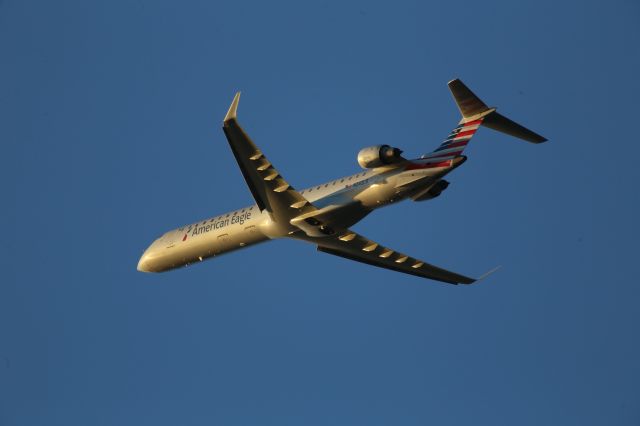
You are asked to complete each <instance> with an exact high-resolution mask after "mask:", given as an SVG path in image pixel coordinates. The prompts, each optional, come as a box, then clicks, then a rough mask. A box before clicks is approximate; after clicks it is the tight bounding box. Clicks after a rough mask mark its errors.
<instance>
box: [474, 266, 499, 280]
mask: <svg viewBox="0 0 640 426" xmlns="http://www.w3.org/2000/svg"><path fill="white" fill-rule="evenodd" d="M500 268H502V265H498V266H496V267H495V268H493V269H492V270H490V271H488V272H485V273H484V274H482V275H481V276H480V278H478V279H477V280H476V282H479V281H482V280H484V279H485V278H487V277H488V276H489V275H491V274H493V273H494V272H496V271H497V270H498V269H500Z"/></svg>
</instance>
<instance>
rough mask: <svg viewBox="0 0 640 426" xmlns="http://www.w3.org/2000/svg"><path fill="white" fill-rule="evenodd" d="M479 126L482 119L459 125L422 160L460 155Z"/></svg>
mask: <svg viewBox="0 0 640 426" xmlns="http://www.w3.org/2000/svg"><path fill="white" fill-rule="evenodd" d="M480 124H482V119H479V120H473V121H467V122H466V123H461V124H459V125H458V126H457V127H456V128H455V129H453V130H452V131H451V133H449V136H447V139H445V140H444V142H442V144H441V145H440V146H439V147H438V148H437V149H436V150H435V151H433V152H432V153H431V154H428V155H426V156H424V158H440V157H456V156H458V155H460V154H462V151H464V148H465V147H466V146H467V144H468V143H469V140H470V139H471V138H472V137H473V135H474V133H475V132H476V131H477V130H478V127H480Z"/></svg>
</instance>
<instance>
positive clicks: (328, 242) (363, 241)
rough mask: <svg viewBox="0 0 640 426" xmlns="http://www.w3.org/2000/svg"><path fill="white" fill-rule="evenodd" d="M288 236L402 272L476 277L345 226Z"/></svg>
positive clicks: (457, 280)
mask: <svg viewBox="0 0 640 426" xmlns="http://www.w3.org/2000/svg"><path fill="white" fill-rule="evenodd" d="M291 237H292V238H297V239H301V240H304V241H308V242H310V243H313V244H317V249H318V251H321V252H324V253H329V254H333V255H335V256H340V257H344V258H346V259H350V260H355V261H357V262H362V263H366V264H369V265H373V266H378V267H380V268H385V269H390V270H392V271H397V272H404V273H405V274H410V275H416V276H418V277H422V278H429V279H432V280H436V281H442V282H446V283H449V284H473V283H474V282H475V281H477V279H474V278H469V277H466V276H464V275H460V274H457V273H455V272H451V271H447V270H446V269H442V268H439V267H437V266H434V265H431V264H429V263H426V262H424V261H422V260H418V259H415V258H413V257H409V256H407V255H405V254H402V253H399V252H396V251H394V250H392V249H390V248H387V247H383V246H382V245H380V244H378V243H376V242H375V241H372V240H370V239H368V238H366V237H364V236H362V235H359V234H357V233H355V232H353V231H351V230H348V229H346V230H343V231H341V232H336V233H335V234H333V235H330V236H325V237H316V238H313V237H308V236H306V235H301V234H295V235H291ZM491 272H493V271H491ZM491 272H489V273H491ZM486 275H488V274H485V275H484V276H483V277H482V278H484V277H485V276H486Z"/></svg>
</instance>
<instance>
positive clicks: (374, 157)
mask: <svg viewBox="0 0 640 426" xmlns="http://www.w3.org/2000/svg"><path fill="white" fill-rule="evenodd" d="M400 154H402V151H401V150H400V149H398V148H394V147H392V146H389V145H376V146H369V147H367V148H363V149H361V150H360V152H359V153H358V164H360V167H362V168H363V169H373V168H375V167H382V166H386V165H388V164H392V163H398V162H400V161H404V158H402V156H401V155H400Z"/></svg>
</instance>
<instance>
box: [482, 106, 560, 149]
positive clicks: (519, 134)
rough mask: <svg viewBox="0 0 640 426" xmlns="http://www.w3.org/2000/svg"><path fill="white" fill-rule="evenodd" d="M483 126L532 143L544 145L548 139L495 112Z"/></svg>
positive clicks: (484, 121) (487, 118)
mask: <svg viewBox="0 0 640 426" xmlns="http://www.w3.org/2000/svg"><path fill="white" fill-rule="evenodd" d="M482 125H483V126H485V127H488V128H490V129H493V130H497V131H498V132H502V133H504V134H507V135H509V136H513V137H516V138H519V139H522V140H525V141H527V142H531V143H542V142H546V141H547V138H545V137H543V136H540V135H539V134H537V133H536V132H533V131H531V130H529V129H527V128H526V127H524V126H521V125H520V124H518V123H516V122H515V121H513V120H510V119H508V118H507V117H505V116H504V115H502V114H499V113H497V112H495V111H494V112H492V113H491V114H489V115H487V116H486V117H485V118H484V120H483V121H482Z"/></svg>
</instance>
